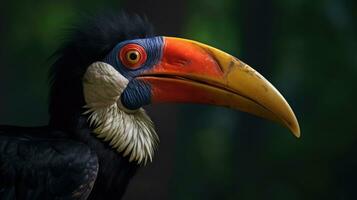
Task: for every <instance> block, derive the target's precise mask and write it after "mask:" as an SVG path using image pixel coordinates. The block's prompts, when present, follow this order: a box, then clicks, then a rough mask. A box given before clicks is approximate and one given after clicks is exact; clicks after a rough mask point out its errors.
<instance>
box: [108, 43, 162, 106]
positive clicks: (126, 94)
mask: <svg viewBox="0 0 357 200" xmlns="http://www.w3.org/2000/svg"><path fill="white" fill-rule="evenodd" d="M133 43H134V44H138V45H140V46H142V47H143V48H144V49H145V51H146V54H147V59H146V62H145V63H144V64H143V65H142V66H140V67H139V68H137V69H128V68H126V67H125V66H124V65H123V63H122V62H121V61H120V59H119V58H118V54H119V52H120V50H121V48H122V47H124V46H125V45H127V44H133ZM163 46H164V39H163V37H153V38H146V39H135V40H128V41H124V42H121V43H119V44H117V45H116V46H115V47H114V48H113V50H112V51H111V52H110V53H109V54H108V56H107V57H106V58H105V59H104V62H106V63H108V64H110V65H112V66H113V67H115V69H116V70H118V71H119V72H120V73H121V74H122V75H123V76H124V77H125V78H127V79H128V80H129V83H128V85H127V87H126V88H125V90H124V91H123V93H122V95H121V102H122V104H123V106H125V107H126V108H127V109H130V110H136V109H138V108H140V107H142V106H144V105H148V104H150V103H151V85H150V84H149V83H146V82H144V81H141V80H138V79H135V77H136V76H138V75H140V74H141V73H142V72H143V71H145V70H149V69H151V68H152V67H153V66H154V65H155V64H157V63H158V62H159V61H160V60H161V57H162V51H163Z"/></svg>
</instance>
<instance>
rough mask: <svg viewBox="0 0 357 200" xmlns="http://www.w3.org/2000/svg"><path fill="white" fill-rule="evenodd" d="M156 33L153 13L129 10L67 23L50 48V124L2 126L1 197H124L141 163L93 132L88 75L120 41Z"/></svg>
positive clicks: (0, 146)
mask: <svg viewBox="0 0 357 200" xmlns="http://www.w3.org/2000/svg"><path fill="white" fill-rule="evenodd" d="M152 35H153V31H152V26H151V25H150V24H149V23H148V22H147V20H145V19H143V18H141V17H139V16H137V15H127V14H124V13H121V14H119V15H114V14H105V15H100V16H95V17H92V18H90V19H89V20H87V22H85V23H83V24H81V25H79V26H76V27H74V28H73V29H72V30H70V31H69V34H68V36H67V37H68V38H67V39H66V41H65V42H64V44H63V45H62V46H61V47H60V48H59V50H57V51H56V53H55V54H54V55H53V56H52V57H53V58H54V59H55V62H54V64H53V65H52V68H51V71H50V80H51V89H50V96H49V114H50V120H49V125H48V126H46V127H42V128H40V127H38V128H28V127H24V128H20V127H10V126H2V127H0V180H1V181H0V199H5V200H6V199H9V200H10V199H87V197H88V199H93V200H95V199H120V198H121V196H122V195H123V194H124V191H125V188H126V186H127V184H128V181H129V179H130V178H131V177H132V176H133V175H134V174H135V172H136V170H137V168H138V165H137V164H136V163H131V162H129V158H127V157H123V156H122V155H120V154H118V152H117V151H115V150H114V149H112V148H111V147H110V145H109V143H108V142H104V141H100V140H98V138H97V137H96V136H95V134H94V133H93V128H92V127H90V125H89V121H88V116H89V114H87V115H83V113H84V112H85V111H86V109H85V108H84V105H85V100H84V97H83V87H82V77H83V74H84V73H85V72H86V69H87V67H88V66H89V65H90V64H92V63H94V62H96V61H100V60H103V59H104V57H105V56H106V55H107V54H108V53H109V52H110V51H111V50H112V48H113V47H114V46H115V45H116V44H117V43H119V42H121V41H124V40H128V39H137V38H145V37H149V36H152ZM92 187H93V189H92ZM91 189H92V190H91Z"/></svg>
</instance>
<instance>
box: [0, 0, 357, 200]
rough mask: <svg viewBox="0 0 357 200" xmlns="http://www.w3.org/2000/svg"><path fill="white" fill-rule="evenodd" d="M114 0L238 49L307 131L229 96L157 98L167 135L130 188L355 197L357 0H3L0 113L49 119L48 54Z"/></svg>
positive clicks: (143, 195) (186, 197)
mask: <svg viewBox="0 0 357 200" xmlns="http://www.w3.org/2000/svg"><path fill="white" fill-rule="evenodd" d="M107 9H111V10H118V11H119V10H120V9H125V10H127V11H131V12H137V13H140V14H146V15H147V16H148V18H149V19H151V21H152V23H153V24H154V25H155V27H156V30H157V33H158V34H159V35H169V36H180V37H185V38H189V39H194V40H198V41H201V42H204V43H207V44H210V45H212V46H215V47H217V48H219V49H222V50H225V51H226V52H229V53H231V54H232V55H236V56H237V57H238V58H240V59H241V60H243V61H245V62H246V63H248V64H250V65H251V66H252V67H254V68H255V69H257V70H258V71H260V72H261V73H262V74H263V75H264V76H265V77H266V78H267V79H268V80H270V81H271V82H272V83H273V84H274V85H275V86H276V87H277V88H278V89H279V90H280V92H281V93H282V94H283V95H284V96H285V97H286V99H287V100H288V102H289V103H290V105H291V106H292V107H293V109H294V111H295V113H296V115H297V118H298V119H299V122H300V126H301V132H302V138H301V139H299V140H297V139H295V138H294V137H293V136H292V135H291V134H290V133H289V131H288V130H287V129H285V128H282V127H281V126H279V125H276V124H273V123H271V122H267V121H264V120H261V119H258V118H256V117H253V116H250V115H248V114H244V113H241V112H237V111H233V110H228V109H225V108H218V107H211V106H203V105H173V104H172V105H155V106H150V107H148V110H149V113H150V115H151V116H152V118H153V120H154V121H155V123H156V126H157V130H158V133H159V135H160V138H161V144H160V147H159V151H158V152H157V154H156V157H155V159H154V162H153V163H151V164H149V165H148V166H146V167H144V168H142V169H141V170H140V171H139V173H138V175H137V176H136V177H135V178H134V179H133V181H132V182H131V184H130V185H129V188H128V192H127V194H126V196H125V199H127V200H130V199H174V200H190V199H228V200H231V199H248V200H255V199H264V200H270V199H272V200H280V199H281V200H286V199H289V200H295V199H296V200H300V199H301V200H302V199H304V200H306V199H307V200H308V199H314V200H316V199H338V200H344V199H357V192H356V191H357V183H356V181H357V159H356V155H357V127H356V123H357V117H356V112H357V108H356V100H357V99H356V96H357V84H356V81H357V1H355V0H314V1H311V0H225V1H221V0H191V1H189V0H186V1H179V0H148V1H130V0H127V1H124V0H123V1H119V0H109V1H98V0H77V1H74V0H73V1H69V0H64V1H45V0H38V1H36V3H33V2H30V1H6V2H1V6H0V45H1V47H0V123H1V124H14V125H22V126H33V125H43V124H45V123H46V122H47V118H48V115H47V94H48V82H47V71H48V67H49V65H50V62H49V61H48V57H49V56H50V55H51V54H52V53H53V51H54V50H55V49H56V48H57V47H58V45H59V44H60V42H61V35H62V33H63V30H64V29H65V28H66V27H68V26H69V25H71V24H72V23H73V22H74V21H78V19H79V18H80V17H81V16H82V14H83V13H96V12H97V11H98V10H107Z"/></svg>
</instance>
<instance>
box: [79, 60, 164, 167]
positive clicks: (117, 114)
mask: <svg viewBox="0 0 357 200" xmlns="http://www.w3.org/2000/svg"><path fill="white" fill-rule="evenodd" d="M127 84H128V80H127V79H126V78H125V77H124V76H122V75H121V74H120V73H119V72H118V71H116V70H115V69H114V68H113V67H112V66H111V65H109V64H107V63H103V62H96V63H93V64H92V65H90V66H89V67H88V69H87V71H86V73H85V74H84V77H83V92H84V98H85V101H86V106H85V108H87V109H88V110H87V111H86V112H85V113H84V114H90V116H89V118H88V120H89V122H90V125H91V126H92V127H94V133H95V134H96V136H97V137H98V138H100V139H103V140H104V141H106V142H109V144H110V146H112V147H113V148H115V149H116V150H117V151H118V152H120V153H122V154H123V156H130V159H129V160H130V161H136V162H137V163H138V164H146V162H147V161H148V160H150V161H152V157H153V155H154V151H155V148H156V146H157V144H158V136H157V134H156V132H155V129H154V125H153V122H152V121H151V119H150V118H149V116H148V115H147V114H146V112H145V110H144V109H142V108H140V109H138V110H128V109H126V108H125V107H124V106H123V105H122V104H121V100H120V95H121V93H122V92H123V91H124V89H125V88H126V86H127Z"/></svg>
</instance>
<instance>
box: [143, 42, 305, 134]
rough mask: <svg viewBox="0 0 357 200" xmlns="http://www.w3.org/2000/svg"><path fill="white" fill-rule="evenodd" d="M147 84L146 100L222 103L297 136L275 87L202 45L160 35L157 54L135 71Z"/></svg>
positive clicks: (295, 123)
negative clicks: (140, 71) (148, 65)
mask: <svg viewBox="0 0 357 200" xmlns="http://www.w3.org/2000/svg"><path fill="white" fill-rule="evenodd" d="M137 79H139V80H143V81H145V82H148V83H149V84H150V85H151V92H152V97H151V101H152V103H163V102H181V103H202V104H212V105H219V106H225V107H229V108H234V109H238V110H241V111H244V112H248V113H251V114H254V115H257V116H260V117H263V118H267V119H270V120H274V121H277V122H279V123H281V124H283V125H284V126H286V127H287V128H289V129H290V130H291V132H292V133H293V134H294V135H295V136H296V137H300V127H299V124H298V121H297V119H296V117H295V114H294V112H293V111H292V109H291V107H290V106H289V104H288V103H287V102H286V100H285V99H284V97H283V96H282V95H281V94H280V93H279V91H278V90H277V89H276V88H275V87H274V86H273V85H272V84H271V83H269V82H268V81H267V80H266V79H265V78H264V77H263V76H262V75H260V74H259V73H258V72H256V71H255V70H254V69H253V68H251V67H250V66H248V65H247V64H245V63H243V62H242V61H240V60H238V59H237V58H235V57H234V56H231V55H229V54H227V53H225V52H223V51H221V50H218V49H216V48H213V47H210V46H208V45H205V44H202V43H199V42H195V41H191V40H186V39H179V38H172V37H164V46H163V50H162V58H161V60H160V62H159V63H158V64H156V65H155V66H154V67H153V68H151V69H149V70H146V71H145V72H144V73H143V74H141V75H139V76H138V77H137Z"/></svg>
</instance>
